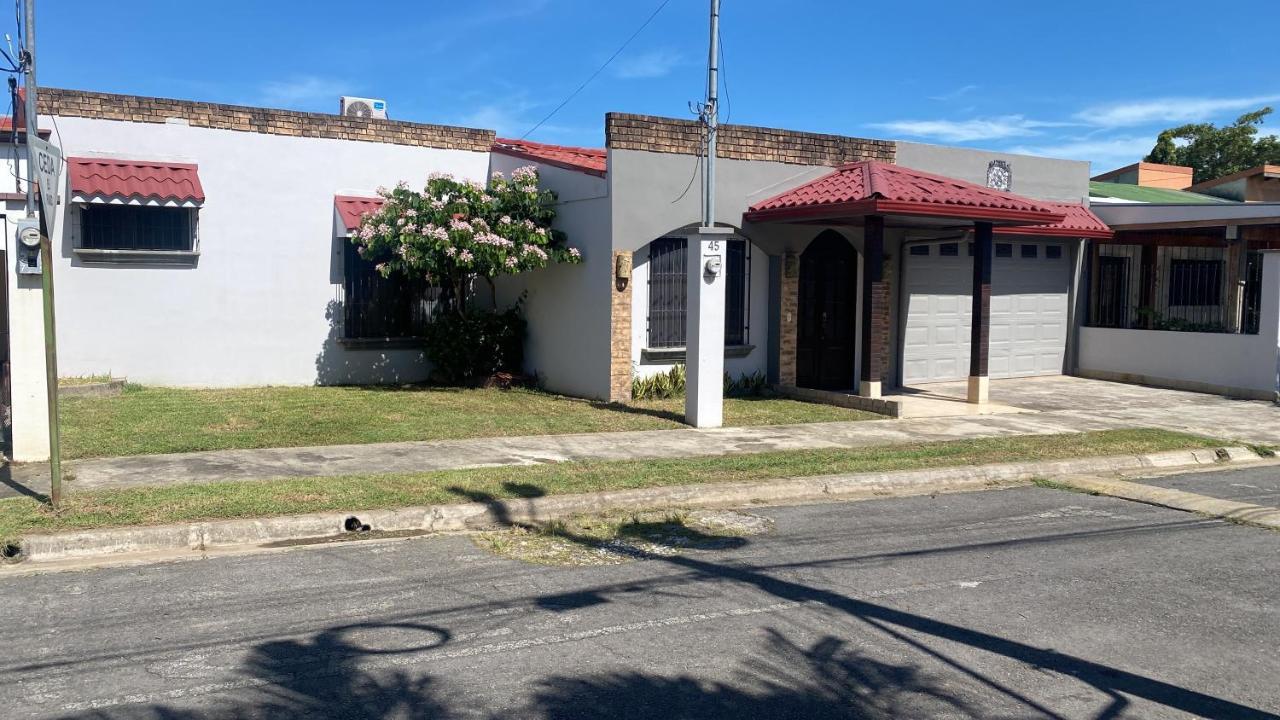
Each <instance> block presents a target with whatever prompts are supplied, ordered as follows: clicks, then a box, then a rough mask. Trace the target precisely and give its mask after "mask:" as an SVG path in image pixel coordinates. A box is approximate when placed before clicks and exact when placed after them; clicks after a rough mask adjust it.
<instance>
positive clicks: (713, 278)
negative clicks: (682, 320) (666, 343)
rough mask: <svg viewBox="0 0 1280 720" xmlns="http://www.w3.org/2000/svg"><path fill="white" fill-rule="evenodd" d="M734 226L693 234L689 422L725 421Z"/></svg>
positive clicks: (701, 424) (688, 335)
mask: <svg viewBox="0 0 1280 720" xmlns="http://www.w3.org/2000/svg"><path fill="white" fill-rule="evenodd" d="M732 234H733V230H732V229H731V228H718V227H701V228H698V231H697V234H696V235H692V236H690V237H689V243H688V244H689V262H688V268H689V285H688V297H687V299H686V307H687V308H688V314H687V322H688V325H687V326H686V328H685V398H684V417H685V422H686V423H688V424H690V425H692V426H694V427H699V428H714V427H720V426H721V425H723V424H724V299H725V297H724V289H725V278H724V274H725V271H726V269H727V257H726V256H727V253H726V249H727V241H728V240H729V237H730V236H731V235H732Z"/></svg>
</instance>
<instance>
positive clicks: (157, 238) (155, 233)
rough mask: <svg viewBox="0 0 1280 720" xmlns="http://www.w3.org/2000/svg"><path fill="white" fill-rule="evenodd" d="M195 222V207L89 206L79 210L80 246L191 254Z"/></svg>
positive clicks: (98, 248) (92, 248)
mask: <svg viewBox="0 0 1280 720" xmlns="http://www.w3.org/2000/svg"><path fill="white" fill-rule="evenodd" d="M195 223H196V211H195V210H194V209H192V208H176V207H150V206H145V205H100V204H88V205H84V206H83V207H81V208H80V247H81V248H84V249H86V250H176V251H184V252H191V250H192V249H193V247H194V243H195Z"/></svg>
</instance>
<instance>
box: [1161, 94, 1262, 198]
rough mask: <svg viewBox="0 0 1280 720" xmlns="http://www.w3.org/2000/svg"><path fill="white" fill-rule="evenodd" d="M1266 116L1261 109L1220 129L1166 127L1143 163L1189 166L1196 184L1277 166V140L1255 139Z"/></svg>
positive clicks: (1195, 125) (1196, 125) (1204, 125)
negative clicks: (1270, 164)
mask: <svg viewBox="0 0 1280 720" xmlns="http://www.w3.org/2000/svg"><path fill="white" fill-rule="evenodd" d="M1270 114H1271V108H1269V107H1264V108H1262V109H1261V110H1255V111H1253V112H1251V113H1245V114H1244V115H1241V116H1240V117H1239V118H1237V119H1236V121H1235V122H1234V123H1232V124H1231V125H1224V126H1222V127H1216V126H1215V125H1213V124H1211V123H1193V124H1190V125H1182V126H1180V127H1175V128H1169V129H1168V130H1165V131H1164V132H1162V133H1160V136H1159V137H1158V138H1156V144H1155V147H1153V148H1151V153H1150V154H1148V155H1147V156H1146V157H1145V158H1143V161H1144V162H1150V163H1163V164H1165V165H1183V166H1186V167H1190V168H1192V169H1193V170H1194V171H1195V174H1194V176H1193V177H1194V179H1195V181H1196V182H1204V181H1205V180H1214V179H1216V178H1220V177H1222V176H1224V175H1230V174H1231V173H1236V172H1240V171H1241V170H1247V169H1249V168H1251V167H1256V166H1258V165H1263V164H1266V163H1272V164H1275V163H1280V138H1277V137H1276V136H1275V135H1267V136H1264V137H1261V138H1259V137H1257V135H1258V127H1259V126H1260V125H1262V123H1263V121H1264V119H1265V118H1266V117H1267V116H1268V115H1270Z"/></svg>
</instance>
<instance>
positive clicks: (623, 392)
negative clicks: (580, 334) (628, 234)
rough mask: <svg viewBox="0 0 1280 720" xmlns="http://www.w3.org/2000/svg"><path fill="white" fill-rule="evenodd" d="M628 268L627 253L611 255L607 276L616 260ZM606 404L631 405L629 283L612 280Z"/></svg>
mask: <svg viewBox="0 0 1280 720" xmlns="http://www.w3.org/2000/svg"><path fill="white" fill-rule="evenodd" d="M619 256H625V257H626V260H624V263H626V264H630V260H631V253H629V252H625V251H619V252H615V253H613V257H612V258H611V260H612V261H613V262H611V263H609V275H610V276H611V278H612V276H613V275H614V268H615V267H617V265H618V257H619ZM609 401H610V402H618V403H625V402H630V401H631V282H630V281H629V280H628V281H626V282H621V281H619V280H617V279H616V278H612V280H611V282H610V284H609Z"/></svg>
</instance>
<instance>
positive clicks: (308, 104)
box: [258, 75, 352, 112]
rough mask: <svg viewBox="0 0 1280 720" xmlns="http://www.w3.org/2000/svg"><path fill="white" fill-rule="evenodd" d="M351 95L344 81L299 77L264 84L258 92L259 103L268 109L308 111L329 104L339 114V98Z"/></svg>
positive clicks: (309, 76)
mask: <svg viewBox="0 0 1280 720" xmlns="http://www.w3.org/2000/svg"><path fill="white" fill-rule="evenodd" d="M350 94H352V92H351V86H350V85H349V84H348V83H347V82H346V81H344V80H338V79H335V78H325V77H317V76H315V75H299V76H296V77H293V78H290V79H288V80H274V81H271V82H268V83H264V84H263V85H262V87H261V89H260V90H259V92H258V102H259V104H262V105H266V106H268V107H280V108H308V109H310V108H314V107H315V106H317V105H319V104H321V103H326V102H327V103H329V104H330V105H332V108H331V110H332V111H333V112H337V110H338V98H339V97H340V96H342V95H350Z"/></svg>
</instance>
